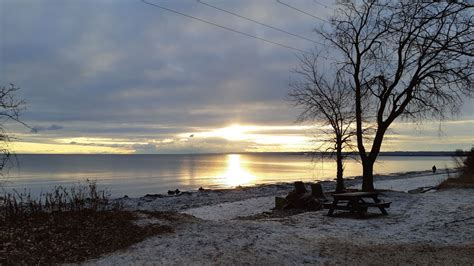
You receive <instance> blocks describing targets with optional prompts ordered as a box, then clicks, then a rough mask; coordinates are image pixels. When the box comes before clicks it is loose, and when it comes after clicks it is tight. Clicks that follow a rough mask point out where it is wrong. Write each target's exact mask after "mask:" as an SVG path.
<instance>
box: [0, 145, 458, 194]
mask: <svg viewBox="0 0 474 266" xmlns="http://www.w3.org/2000/svg"><path fill="white" fill-rule="evenodd" d="M17 159H18V164H15V165H14V166H10V167H9V169H8V170H7V171H5V172H4V176H3V181H4V182H3V187H4V189H6V190H11V189H17V190H23V189H25V188H26V189H28V190H29V191H31V193H32V194H34V195H38V194H39V193H40V192H41V191H46V190H49V189H51V188H52V187H53V186H55V185H71V184H74V183H77V182H81V181H85V180H86V179H90V180H97V183H98V184H99V186H100V187H102V188H104V187H105V188H107V189H108V190H110V192H111V194H112V196H113V197H121V196H123V195H128V196H131V197H137V196H143V195H145V194H155V193H166V192H167V191H168V190H169V189H172V190H174V189H176V188H179V189H180V190H181V191H184V190H197V189H198V188H199V187H204V188H231V187H235V186H239V185H240V186H250V185H257V184H268V183H278V182H291V181H296V180H302V181H315V180H333V179H334V178H335V175H336V174H335V173H336V170H335V169H336V164H335V162H333V161H332V160H331V159H328V158H324V160H322V159H321V157H315V158H314V159H313V158H312V156H308V155H303V154H278V153H276V154H268V153H266V154H211V155H209V154H207V155H202V154H195V155H18V156H17ZM433 165H436V166H437V167H438V168H439V169H441V168H445V167H451V166H453V162H452V159H451V157H448V156H380V157H379V160H378V163H377V164H376V165H375V172H376V173H377V174H388V173H394V172H407V171H422V170H430V169H431V167H432V166H433ZM360 174H361V167H360V165H359V163H358V162H356V161H355V160H348V161H347V162H346V166H345V172H344V175H345V176H346V177H350V176H358V175H360Z"/></svg>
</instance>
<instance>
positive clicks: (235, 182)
mask: <svg viewBox="0 0 474 266" xmlns="http://www.w3.org/2000/svg"><path fill="white" fill-rule="evenodd" d="M222 178H223V179H224V182H225V183H226V184H227V185H228V186H232V187H235V186H240V185H250V184H251V182H252V181H253V180H255V176H253V175H252V174H250V173H249V172H247V171H246V170H245V169H244V168H243V167H242V165H241V161H240V155H239V154H229V155H227V172H226V173H225V174H224V175H223V176H222Z"/></svg>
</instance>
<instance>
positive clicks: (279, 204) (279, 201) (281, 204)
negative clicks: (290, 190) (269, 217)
mask: <svg viewBox="0 0 474 266" xmlns="http://www.w3.org/2000/svg"><path fill="white" fill-rule="evenodd" d="M287 204H288V201H286V199H285V198H282V197H275V208H274V209H275V210H283V209H284V208H285V206H286V205H287Z"/></svg>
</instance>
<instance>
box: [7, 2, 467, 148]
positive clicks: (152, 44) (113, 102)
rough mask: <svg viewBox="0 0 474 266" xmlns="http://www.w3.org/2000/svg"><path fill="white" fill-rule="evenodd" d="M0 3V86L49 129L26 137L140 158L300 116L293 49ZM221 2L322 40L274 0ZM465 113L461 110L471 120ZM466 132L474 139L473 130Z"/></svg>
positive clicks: (171, 25) (249, 27)
mask: <svg viewBox="0 0 474 266" xmlns="http://www.w3.org/2000/svg"><path fill="white" fill-rule="evenodd" d="M293 4H294V5H297V6H299V7H300V8H302V9H305V10H308V11H311V12H312V13H313V14H317V15H318V16H321V17H327V16H329V10H330V9H324V8H318V5H315V4H314V2H313V0H297V1H294V3H293ZM0 5H1V8H2V10H9V12H3V13H2V24H1V25H0V28H1V29H0V30H1V31H2V40H1V42H0V46H1V47H0V51H1V52H0V61H1V62H2V64H0V74H1V76H2V78H3V77H4V79H5V80H3V81H2V82H5V83H8V82H11V83H15V84H17V85H19V86H20V87H21V88H22V89H21V90H20V91H19V93H20V94H19V97H20V98H22V99H24V100H25V101H26V102H27V110H26V111H25V112H24V113H23V116H22V119H23V120H24V121H25V122H28V123H29V124H38V125H41V126H37V127H34V130H32V132H36V133H38V132H48V134H47V136H44V137H43V136H42V134H35V136H25V138H26V139H29V140H32V141H41V142H42V143H45V142H53V141H54V139H56V138H74V137H83V136H87V137H101V138H110V139H114V138H122V139H123V138H127V139H130V140H131V141H132V142H135V141H136V142H140V144H136V145H139V146H136V147H128V148H130V149H131V150H135V151H136V152H143V153H146V152H160V153H164V152H191V151H199V152H206V151H219V150H222V151H230V150H232V149H235V150H245V149H254V148H255V143H246V142H238V141H237V142H236V141H234V142H229V141H223V140H222V139H214V140H212V139H207V140H203V139H198V138H196V137H194V138H192V141H188V142H187V143H184V142H180V141H179V140H177V141H173V142H172V143H162V142H160V141H161V140H163V139H173V140H176V136H177V135H179V134H182V133H185V132H195V131H196V132H197V131H200V130H201V131H202V130H213V129H216V128H222V127H226V126H228V125H230V124H232V123H240V124H255V125H267V126H269V125H292V124H293V122H294V121H295V119H296V117H297V114H298V110H296V109H295V108H293V107H291V106H290V105H289V103H288V102H287V101H286V100H285V99H286V98H287V93H288V80H289V77H290V75H291V74H290V70H291V69H293V68H294V67H295V66H296V58H295V52H294V51H291V50H288V49H285V48H282V47H279V46H275V45H272V44H268V43H265V42H262V41H259V40H255V39H252V38H248V37H245V36H242V35H239V34H236V33H233V32H229V31H226V30H223V29H221V28H217V27H213V26H211V25H207V24H203V23H200V22H197V21H194V20H190V19H188V18H185V17H182V16H177V15H175V14H171V13H168V12H166V11H163V10H160V9H157V8H153V7H151V6H149V5H145V4H143V3H141V2H140V1H92V0H85V1H74V2H72V1H71V2H70V1H57V0H44V1H41V3H40V2H38V1H16V0H5V1H1V4H0ZM163 5H166V6H167V7H169V8H172V9H176V10H179V11H181V12H184V13H187V14H191V15H193V16H196V17H200V18H204V19H206V20H209V21H212V22H215V23H218V24H222V25H224V26H227V27H231V28H235V29H238V30H240V31H243V32H247V33H249V34H252V35H256V36H259V37H262V38H266V39H269V40H273V41H277V42H280V43H282V44H286V45H290V46H293V47H297V48H298V49H304V50H310V49H313V48H314V43H311V42H308V41H304V40H301V39H298V38H295V37H294V36H288V35H285V34H283V33H281V32H278V31H274V30H271V29H268V28H264V27H262V26H260V25H257V24H255V23H252V22H249V21H246V20H243V19H240V18H236V17H233V16H229V14H226V13H222V12H218V11H216V10H214V9H211V8H208V7H206V6H203V5H200V4H198V3H196V2H195V1H163ZM216 5H219V6H220V7H222V8H225V9H229V10H232V11H233V12H236V13H239V14H242V15H244V16H248V17H252V18H254V19H256V20H259V21H263V22H265V23H268V24H271V25H274V26H276V27H279V28H283V29H285V30H288V31H290V32H293V33H296V34H298V35H303V36H306V37H308V38H311V39H317V38H318V37H317V36H316V35H315V34H314V32H313V29H314V28H315V27H319V26H321V25H322V24H321V23H320V22H318V21H315V20H314V19H313V18H311V17H308V16H304V15H302V14H300V13H298V12H295V11H294V10H291V9H288V8H286V7H284V6H283V5H280V4H278V3H277V2H275V1H252V0H243V1H222V2H220V3H216ZM469 105H470V104H469V102H466V106H469ZM471 106H474V105H472V104H471ZM471 109H472V108H466V110H467V111H466V114H468V115H471V116H472V112H469V111H470V110H471ZM55 123H59V124H60V126H56V127H53V125H55ZM45 125H51V126H45ZM63 127H64V128H67V130H62V129H64V128H63ZM463 130H464V131H471V132H472V130H473V126H472V124H468V125H466V126H464V129H463ZM19 132H21V131H19ZM266 133H268V134H269V135H271V134H274V135H275V134H293V133H292V132H286V131H284V130H280V131H278V132H276V131H273V132H272V131H271V132H266ZM296 134H297V133H296ZM32 135H33V134H32ZM45 135H46V134H45ZM154 141H155V142H154ZM76 142H77V143H80V142H79V141H76ZM143 143H145V144H143ZM101 145H106V144H101ZM127 145H129V146H130V145H131V144H127ZM140 145H141V146H140ZM218 145H222V147H221V148H219V147H218ZM272 145H273V144H272Z"/></svg>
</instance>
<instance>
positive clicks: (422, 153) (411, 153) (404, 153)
mask: <svg viewBox="0 0 474 266" xmlns="http://www.w3.org/2000/svg"><path fill="white" fill-rule="evenodd" d="M228 154H242V155H288V156H292V155H294V156H321V155H324V156H329V155H330V153H327V152H315V153H314V152H225V153H154V154H138V153H137V154H136V153H130V154H118V153H88V154H84V153H22V154H16V156H39V155H46V156H77V155H80V156H88V155H92V156H200V155H228ZM346 154H347V153H346ZM457 155H458V153H456V152H455V151H390V152H381V153H380V154H379V156H418V157H420V156H424V157H427V156H444V157H446V156H457ZM353 156H357V153H355V154H353Z"/></svg>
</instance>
